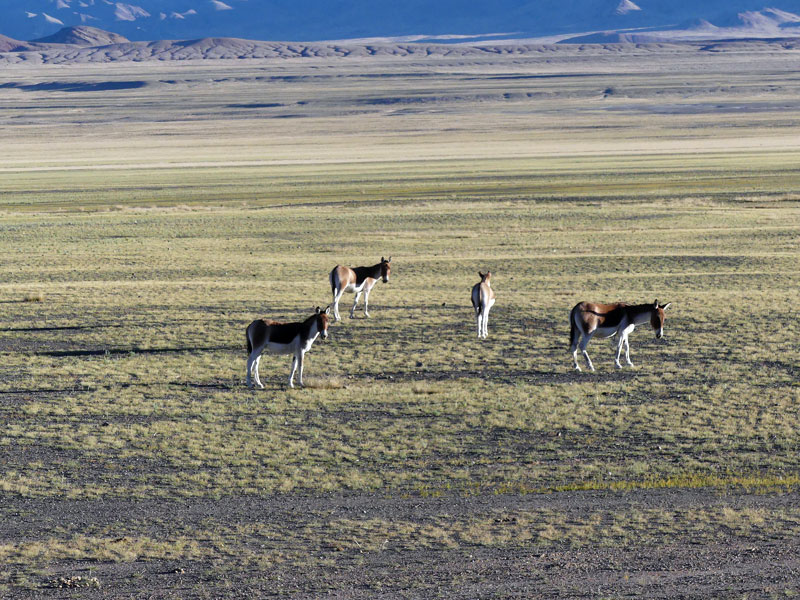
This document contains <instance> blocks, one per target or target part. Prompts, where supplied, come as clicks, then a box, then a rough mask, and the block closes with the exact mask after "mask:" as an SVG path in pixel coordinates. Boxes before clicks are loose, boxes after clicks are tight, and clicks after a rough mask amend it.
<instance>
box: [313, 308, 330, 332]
mask: <svg viewBox="0 0 800 600" xmlns="http://www.w3.org/2000/svg"><path fill="white" fill-rule="evenodd" d="M330 314H331V307H330V305H328V306H327V307H325V310H322V309H321V308H320V307H319V306H318V307H317V308H316V314H315V315H314V316H315V317H316V319H317V331H319V333H320V335H322V339H323V340H324V339H327V338H328V315H330Z"/></svg>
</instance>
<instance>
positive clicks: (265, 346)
mask: <svg viewBox="0 0 800 600" xmlns="http://www.w3.org/2000/svg"><path fill="white" fill-rule="evenodd" d="M330 312H331V307H330V306H329V307H327V308H326V309H325V310H322V309H320V307H317V308H316V311H315V312H314V314H313V315H311V316H310V317H308V318H307V319H306V320H305V321H302V322H300V323H278V322H277V321H270V320H266V319H256V320H255V321H253V322H252V323H250V325H248V326H247V355H248V356H247V387H253V382H252V379H251V376H252V375H254V376H255V380H256V385H258V387H260V388H263V387H264V386H263V385H262V384H261V380H260V379H259V378H258V364H259V363H260V362H261V353H262V352H265V351H266V352H270V353H272V354H294V358H293V359H292V372H291V373H290V374H289V387H290V388H291V387H294V383H293V382H292V380H293V379H294V373H295V371H296V370H297V368H298V367H300V377H299V380H298V383H299V384H300V387H303V356H304V355H305V353H306V352H308V351H309V350H310V349H311V346H312V344H313V343H314V340H316V339H317V337H318V336H319V335H322V339H325V338H327V337H328V315H329V314H330Z"/></svg>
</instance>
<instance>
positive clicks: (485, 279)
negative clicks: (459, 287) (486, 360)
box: [472, 271, 494, 338]
mask: <svg viewBox="0 0 800 600" xmlns="http://www.w3.org/2000/svg"><path fill="white" fill-rule="evenodd" d="M478 275H480V278H481V280H480V281H479V282H478V283H476V284H475V285H473V286H472V307H473V308H474V309H475V319H476V321H477V322H478V337H479V338H486V337H488V336H489V310H491V308H492V306H494V290H493V289H492V284H491V281H490V280H491V278H492V272H491V271H486V274H483V273H481V272H480V271H478Z"/></svg>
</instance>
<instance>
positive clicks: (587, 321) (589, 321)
mask: <svg viewBox="0 0 800 600" xmlns="http://www.w3.org/2000/svg"><path fill="white" fill-rule="evenodd" d="M671 304H672V303H671V302H668V303H667V304H659V303H658V300H656V301H655V302H654V303H653V304H636V305H634V306H631V305H628V304H625V303H622V302H620V303H617V304H595V303H594V302H581V303H580V304H576V305H575V308H573V309H572V312H571V313H570V315H569V323H570V333H569V339H570V347H569V350H570V352H572V359H573V360H574V361H575V369H577V370H578V371H580V370H581V368H580V367H579V366H578V348H579V347H580V349H581V352H583V356H584V357H585V358H586V364H587V365H589V368H590V369H591V370H592V371H594V365H592V361H591V360H590V359H589V354H588V353H587V352H586V346H588V345H589V341H590V340H591V339H592V337H594V336H598V337H601V338H613V337H614V336H617V339H616V342H614V341H613V340H612V343H615V345H616V350H617V354H616V356H615V358H614V364H615V365H616V367H617V368H618V369H621V368H622V365H621V364H620V363H619V356H620V354H621V352H622V345H623V344H625V361H626V362H627V363H628V366H631V367H632V366H633V363H632V362H631V355H630V346H629V345H628V336H629V335H630V333H631V331H633V329H634V327H636V326H637V325H641V324H642V323H647V322H648V321H649V322H650V325H651V327H652V328H653V329H654V330H655V332H656V338H659V339H660V338H661V336H662V335H664V311H665V310H667V309H668V308H669V307H670V306H671ZM581 336H583V339H582V340H581ZM579 340H580V344H579V343H578V341H579Z"/></svg>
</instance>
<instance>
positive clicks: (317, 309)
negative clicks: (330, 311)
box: [316, 306, 322, 314]
mask: <svg viewBox="0 0 800 600" xmlns="http://www.w3.org/2000/svg"><path fill="white" fill-rule="evenodd" d="M316 311H317V314H319V313H321V312H322V309H321V308H320V307H319V306H318V307H317V308H316Z"/></svg>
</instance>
